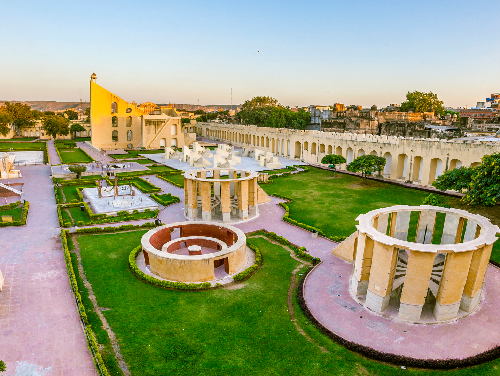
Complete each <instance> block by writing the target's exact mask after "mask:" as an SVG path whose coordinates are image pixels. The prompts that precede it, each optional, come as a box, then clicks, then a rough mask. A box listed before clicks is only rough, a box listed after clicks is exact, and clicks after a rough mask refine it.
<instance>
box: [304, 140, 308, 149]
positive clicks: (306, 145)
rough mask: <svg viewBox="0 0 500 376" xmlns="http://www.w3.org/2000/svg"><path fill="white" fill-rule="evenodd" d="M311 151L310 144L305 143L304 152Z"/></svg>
mask: <svg viewBox="0 0 500 376" xmlns="http://www.w3.org/2000/svg"><path fill="white" fill-rule="evenodd" d="M306 150H307V151H308V150H309V142H307V141H306V142H304V151H306Z"/></svg>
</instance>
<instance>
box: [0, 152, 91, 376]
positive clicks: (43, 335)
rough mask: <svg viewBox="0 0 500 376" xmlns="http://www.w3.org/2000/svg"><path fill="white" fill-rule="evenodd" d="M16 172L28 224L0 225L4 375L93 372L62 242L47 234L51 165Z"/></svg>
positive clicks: (53, 223) (53, 219) (51, 219)
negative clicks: (21, 225) (22, 186)
mask: <svg viewBox="0 0 500 376" xmlns="http://www.w3.org/2000/svg"><path fill="white" fill-rule="evenodd" d="M49 152H50V149H49ZM51 161H52V158H51ZM21 171H22V175H23V177H22V178H21V179H19V181H22V182H24V183H25V184H24V190H25V197H26V200H28V201H29V202H30V209H29V216H28V224H27V226H23V227H4V228H0V270H1V271H2V273H3V275H4V277H5V285H4V289H3V291H2V292H0V338H1V339H0V359H2V360H4V361H5V363H6V365H7V372H6V373H5V375H6V376H13V375H45V376H53V375H54V376H55V375H57V376H59V375H60V376H70V375H71V376H77V375H78V376H80V375H82V376H87V375H89V376H90V375H96V374H97V373H96V371H95V366H94V363H93V361H92V357H91V355H90V351H89V350H88V348H87V342H86V340H85V336H84V334H83V329H82V326H81V323H80V319H79V316H78V312H77V310H76V304H75V300H74V298H73V293H72V292H71V290H70V285H69V281H68V275H67V272H66V265H65V262H64V256H63V253H62V247H61V241H60V239H59V237H54V238H53V237H52V233H51V230H52V229H54V228H56V227H57V225H58V220H57V213H56V206H55V199H54V192H53V186H52V181H51V180H50V178H49V174H50V168H49V167H48V166H28V167H21ZM36 372H38V373H36ZM44 372H45V373H44ZM2 375H4V374H3V373H2Z"/></svg>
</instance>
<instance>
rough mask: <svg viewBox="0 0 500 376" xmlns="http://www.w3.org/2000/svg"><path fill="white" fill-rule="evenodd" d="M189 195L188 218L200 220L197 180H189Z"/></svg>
mask: <svg viewBox="0 0 500 376" xmlns="http://www.w3.org/2000/svg"><path fill="white" fill-rule="evenodd" d="M188 195H189V206H188V218H189V219H196V218H198V190H197V188H196V180H191V179H190V180H188Z"/></svg>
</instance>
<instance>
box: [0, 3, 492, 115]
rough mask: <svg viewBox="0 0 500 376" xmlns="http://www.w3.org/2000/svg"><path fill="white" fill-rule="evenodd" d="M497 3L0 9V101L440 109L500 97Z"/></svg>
mask: <svg viewBox="0 0 500 376" xmlns="http://www.w3.org/2000/svg"><path fill="white" fill-rule="evenodd" d="M498 5H499V3H498V1H494V0H493V1H491V0H490V1H483V0H475V1H463V0H454V1H442V0H441V1H439V0H437V1H436V0H434V1H427V0H423V1H422V0H419V1H411V2H410V1H405V0H400V1H395V0H393V1H387V0H386V1H373V0H372V1H364V0H361V1H294V0H291V1H290V0H289V1H275V0H266V1H263V0H252V1H235V0H232V1H202V0H198V1H197V0H182V1H179V0H177V1H151V0H144V1H78V2H77V1H57V0H56V1H54V0H52V1H33V0H25V1H22V2H21V1H4V2H2V5H1V8H0V9H1V14H2V17H1V18H2V21H1V22H0V37H1V41H2V42H1V52H0V100H56V101H78V100H79V99H80V98H82V99H83V100H89V79H90V75H91V74H92V72H95V73H96V74H97V76H98V80H97V83H99V84H100V85H102V86H103V87H105V88H106V89H108V90H110V91H112V92H113V93H115V94H117V95H118V96H120V97H122V98H123V99H125V100H127V101H133V100H135V101H136V102H138V103H141V102H145V101H151V102H155V103H168V102H172V103H193V104H196V103H198V100H199V103H200V104H229V103H230V100H231V97H230V92H231V88H232V89H233V104H237V103H242V102H244V101H245V100H246V99H250V98H252V97H253V96H257V95H268V96H273V97H275V98H277V99H278V101H280V102H281V103H283V104H285V105H289V106H296V105H299V106H306V105H309V104H320V105H329V104H333V103H335V102H340V103H345V104H346V105H349V104H359V105H363V106H371V105H372V104H376V105H378V106H379V107H380V106H386V105H388V104H389V103H401V102H402V101H404V99H405V94H406V92H408V91H414V90H419V91H432V92H434V93H437V94H438V96H439V98H440V99H441V100H443V101H444V102H445V105H447V106H453V107H456V106H465V105H468V106H469V107H471V106H474V105H475V104H476V102H477V101H484V100H485V98H486V97H487V96H489V94H491V93H493V92H500V68H499V62H500V38H499V37H498V25H499V24H500V7H499V6H498Z"/></svg>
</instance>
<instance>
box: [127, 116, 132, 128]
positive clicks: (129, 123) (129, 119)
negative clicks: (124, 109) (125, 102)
mask: <svg viewBox="0 0 500 376" xmlns="http://www.w3.org/2000/svg"><path fill="white" fill-rule="evenodd" d="M131 126H132V116H127V127H131Z"/></svg>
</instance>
